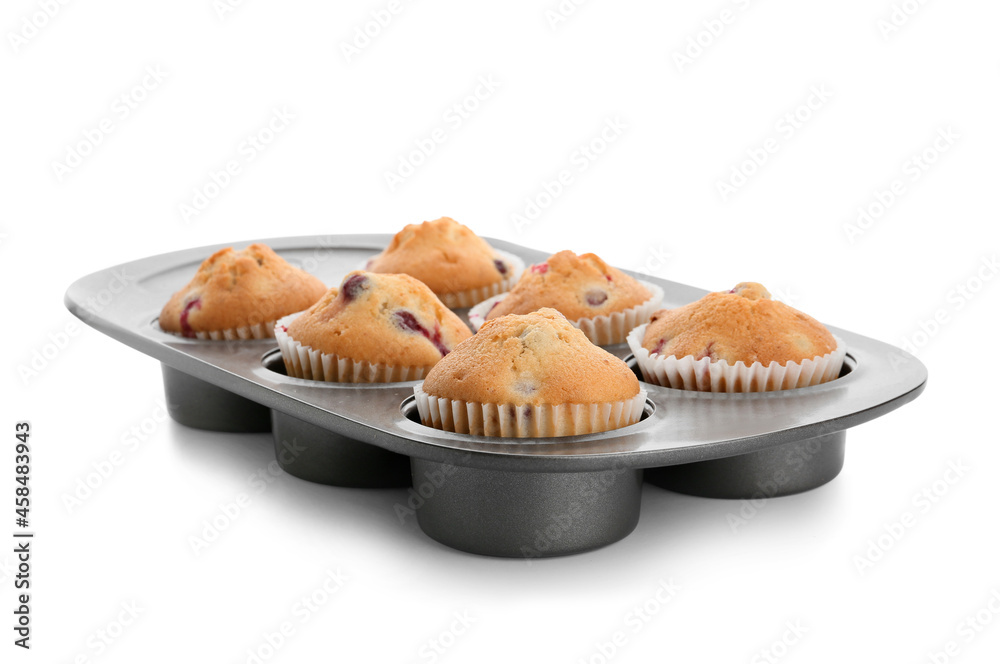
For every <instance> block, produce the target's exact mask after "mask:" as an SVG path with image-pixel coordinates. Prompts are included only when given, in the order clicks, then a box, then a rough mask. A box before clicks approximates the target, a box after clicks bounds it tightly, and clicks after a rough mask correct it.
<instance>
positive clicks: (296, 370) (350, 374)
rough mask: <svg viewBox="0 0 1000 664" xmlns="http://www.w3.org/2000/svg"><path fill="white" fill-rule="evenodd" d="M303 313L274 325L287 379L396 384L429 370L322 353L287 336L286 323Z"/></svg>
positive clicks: (419, 375) (427, 368)
mask: <svg viewBox="0 0 1000 664" xmlns="http://www.w3.org/2000/svg"><path fill="white" fill-rule="evenodd" d="M301 314H302V312H301V311H300V312H299V313H296V314H291V315H290V316H285V317H284V318H282V319H280V320H279V321H278V322H277V323H276V324H275V326H274V338H275V339H276V340H277V342H278V347H279V348H280V349H281V359H282V360H284V362H285V371H287V372H288V375H289V376H294V377H295V378H305V379H307V380H321V381H326V382H330V383H398V382H403V381H407V380H420V379H421V378H423V377H424V375H425V374H426V373H427V371H428V370H430V367H400V366H393V365H391V364H380V363H374V362H359V361H355V360H352V359H350V358H346V357H340V356H338V355H332V354H329V353H321V352H319V351H318V350H315V349H314V348H312V347H311V346H304V345H302V344H301V343H300V342H298V341H296V340H295V339H292V338H291V337H290V336H288V332H286V331H285V329H284V328H287V327H288V325H289V323H291V322H292V321H293V320H295V319H296V318H297V317H298V316H300V315H301Z"/></svg>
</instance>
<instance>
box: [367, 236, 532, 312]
mask: <svg viewBox="0 0 1000 664" xmlns="http://www.w3.org/2000/svg"><path fill="white" fill-rule="evenodd" d="M365 267H366V269H367V270H369V271H370V272H376V273H398V274H408V275H410V276H412V277H416V278H417V279H419V280H420V281H422V282H424V283H425V284H427V285H428V286H429V287H430V289H431V290H432V291H434V294H435V295H437V296H438V297H439V298H440V299H441V301H442V302H444V303H445V305H446V306H448V307H451V308H453V309H456V308H461V307H471V306H473V305H474V304H477V303H478V302H482V301H483V300H485V299H486V298H488V297H491V296H493V295H496V294H497V293H502V292H504V291H506V290H508V289H509V288H510V286H511V285H512V284H513V283H514V282H516V281H517V278H518V276H520V273H521V271H522V270H523V269H524V263H523V262H522V261H521V259H519V258H517V257H516V256H513V255H511V254H508V253H505V252H501V251H497V250H496V249H494V248H493V247H491V246H490V245H489V244H487V242H486V240H484V239H482V238H481V237H479V236H478V235H476V234H475V233H473V232H472V231H471V230H470V229H469V228H468V227H466V226H463V225H462V224H460V223H458V222H457V221H455V220H454V219H451V218H450V217H441V218H440V219H436V220H434V221H425V222H423V223H422V224H409V225H407V226H406V227H404V228H403V230H401V231H400V232H398V233H396V235H395V236H394V237H393V238H392V241H391V242H390V243H389V246H388V247H386V248H385V250H384V251H383V252H382V253H380V254H379V255H377V256H375V257H374V258H372V259H371V260H369V261H368V263H367V264H366V266H365Z"/></svg>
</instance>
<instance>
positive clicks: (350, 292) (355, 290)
mask: <svg viewBox="0 0 1000 664" xmlns="http://www.w3.org/2000/svg"><path fill="white" fill-rule="evenodd" d="M366 288H368V277H366V276H365V275H363V274H355V275H352V276H350V277H348V278H347V279H345V280H344V283H342V284H341V285H340V293H341V295H343V296H344V299H345V300H347V301H348V302H350V301H351V300H353V299H355V298H356V297H357V296H358V295H360V294H361V292H362V291H364V290H365V289H366Z"/></svg>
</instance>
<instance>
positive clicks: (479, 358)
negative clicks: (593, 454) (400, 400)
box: [415, 309, 645, 437]
mask: <svg viewBox="0 0 1000 664" xmlns="http://www.w3.org/2000/svg"><path fill="white" fill-rule="evenodd" d="M415 394H416V395H417V407H418V409H419V410H420V416H421V419H422V421H423V422H424V424H427V425H430V426H434V427H436V428H442V429H446V430H449V431H457V432H459V433H473V434H478V435H487V436H517V437H522V436H539V437H545V436H564V435H573V434H581V433H591V432H595V431H606V430H609V429H616V428H619V427H622V426H626V425H628V424H633V423H634V422H637V421H638V420H639V417H640V416H641V414H642V407H643V404H644V403H645V393H644V392H643V391H642V389H641V387H640V385H639V381H638V380H637V379H636V377H635V374H633V373H632V371H631V370H630V369H629V368H628V366H627V365H626V364H625V363H624V362H623V361H622V360H620V359H618V358H617V357H615V356H614V355H612V354H611V353H608V352H607V351H605V350H604V349H602V348H599V347H598V346H595V345H594V344H592V343H591V342H590V341H589V340H588V339H587V337H586V336H585V335H584V334H583V332H581V331H580V330H579V329H578V328H576V327H574V326H573V325H571V324H570V323H569V321H568V320H566V317H565V316H563V315H562V314H561V313H559V312H558V311H555V310H554V309H540V310H539V311H536V312H533V313H529V314H523V315H516V314H512V315H508V316H504V317H502V318H498V319H495V320H492V321H489V322H487V323H486V324H485V325H483V327H482V329H481V330H480V331H479V332H478V333H477V334H476V335H475V336H473V337H471V338H470V339H468V340H467V341H464V342H462V343H461V344H459V345H458V347H457V348H456V349H455V351H454V352H453V353H451V354H449V355H448V356H447V357H445V358H444V359H443V360H441V361H440V362H438V363H437V365H435V367H434V368H433V369H431V371H430V372H429V373H428V374H427V378H426V379H425V380H424V382H423V384H422V385H420V386H418V387H417V388H415Z"/></svg>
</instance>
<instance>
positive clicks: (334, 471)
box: [271, 410, 410, 489]
mask: <svg viewBox="0 0 1000 664" xmlns="http://www.w3.org/2000/svg"><path fill="white" fill-rule="evenodd" d="M271 418H272V427H273V428H272V431H273V435H274V454H275V457H276V458H277V460H278V465H280V466H281V467H282V468H283V469H284V470H285V471H287V472H288V473H291V474H292V475H295V476H296V477H298V478H301V479H304V480H309V481H310V482H318V483H320V484H330V485H333V486H345V487H355V488H370V489H373V488H388V487H405V486H410V459H409V457H406V456H403V455H402V454H396V453H395V452H389V451H388V450H383V449H382V448H381V447H375V446H374V445H369V444H367V443H362V442H359V441H356V440H352V439H350V438H345V437H344V436H341V435H340V434H338V433H334V432H333V431H327V430H326V429H322V428H320V427H318V426H316V425H315V424H309V423H308V422H303V421H302V420H300V419H297V418H295V417H292V416H291V415H286V414H284V413H282V412H281V411H277V410H273V411H271Z"/></svg>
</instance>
